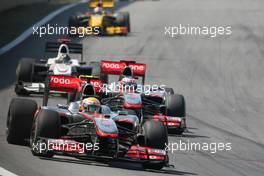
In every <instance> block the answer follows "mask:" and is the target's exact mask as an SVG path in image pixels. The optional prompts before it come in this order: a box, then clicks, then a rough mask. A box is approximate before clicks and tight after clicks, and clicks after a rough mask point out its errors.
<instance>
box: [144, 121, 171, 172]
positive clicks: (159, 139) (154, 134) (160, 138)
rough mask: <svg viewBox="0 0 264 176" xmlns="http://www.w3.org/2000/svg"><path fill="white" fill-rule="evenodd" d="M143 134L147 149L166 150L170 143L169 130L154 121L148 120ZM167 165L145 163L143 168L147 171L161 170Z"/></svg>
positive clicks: (162, 163)
mask: <svg viewBox="0 0 264 176" xmlns="http://www.w3.org/2000/svg"><path fill="white" fill-rule="evenodd" d="M143 133H144V136H145V145H146V146H147V147H151V148H155V149H162V150H164V149H165V148H166V144H167V143H168V132H167V128H166V127H165V126H164V125H163V124H162V123H161V122H156V121H153V120H148V121H146V122H145V123H144V124H143ZM164 165H165V163H164V162H161V163H145V164H143V167H144V168H145V169H155V170H160V169H162V167H163V166H164Z"/></svg>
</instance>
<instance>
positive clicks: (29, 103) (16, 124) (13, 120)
mask: <svg viewBox="0 0 264 176" xmlns="http://www.w3.org/2000/svg"><path fill="white" fill-rule="evenodd" d="M37 108H38V106H37V103H36V102H35V101H33V100H28V99H21V98H14V99H12V101H11V103H10V106H9V110H8V116H7V142H8V143H10V144H20V145H23V144H26V143H25V139H29V137H30V131H31V128H32V122H33V118H34V114H35V112H36V110H37Z"/></svg>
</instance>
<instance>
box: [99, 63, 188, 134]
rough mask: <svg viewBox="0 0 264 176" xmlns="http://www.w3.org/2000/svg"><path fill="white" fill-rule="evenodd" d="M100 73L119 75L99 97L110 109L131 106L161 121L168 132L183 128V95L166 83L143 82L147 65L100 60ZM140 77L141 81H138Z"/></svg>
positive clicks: (141, 113)
mask: <svg viewBox="0 0 264 176" xmlns="http://www.w3.org/2000/svg"><path fill="white" fill-rule="evenodd" d="M101 71H102V73H104V74H106V75H108V74H112V75H119V81H118V82H113V83H111V84H110V85H109V86H108V87H107V89H106V90H104V91H105V94H107V95H105V96H104V97H106V98H104V99H102V100H101V101H102V102H103V103H104V104H106V105H108V106H109V107H110V108H111V109H112V110H115V111H117V110H124V109H132V110H134V113H135V114H137V115H138V116H139V117H142V118H143V119H153V120H156V121H160V122H162V123H163V124H164V125H165V126H167V127H168V130H169V132H170V133H175V134H182V133H183V132H184V131H185V129H186V113H185V99H184V97H183V95H180V94H174V90H173V89H172V88H169V87H165V86H164V87H158V86H150V85H148V86H147V85H145V72H146V65H145V64H139V63H136V62H135V61H124V60H121V61H119V62H115V61H105V60H103V61H101ZM139 77H142V82H141V84H138V83H137V80H138V79H139Z"/></svg>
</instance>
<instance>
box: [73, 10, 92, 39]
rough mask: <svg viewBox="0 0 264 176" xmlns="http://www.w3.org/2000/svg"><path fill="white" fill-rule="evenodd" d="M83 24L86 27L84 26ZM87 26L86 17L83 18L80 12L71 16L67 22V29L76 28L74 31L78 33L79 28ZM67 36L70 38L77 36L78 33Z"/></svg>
mask: <svg viewBox="0 0 264 176" xmlns="http://www.w3.org/2000/svg"><path fill="white" fill-rule="evenodd" d="M86 18H87V19H86ZM85 19H86V20H85ZM84 22H85V24H86V25H85V24H84ZM87 24H88V17H83V14H82V13H80V12H79V13H75V14H73V15H71V16H70V18H69V20H68V27H69V29H72V28H76V31H78V28H79V27H85V26H87ZM69 35H70V36H72V37H74V36H78V32H77V33H76V34H71V33H70V34H69Z"/></svg>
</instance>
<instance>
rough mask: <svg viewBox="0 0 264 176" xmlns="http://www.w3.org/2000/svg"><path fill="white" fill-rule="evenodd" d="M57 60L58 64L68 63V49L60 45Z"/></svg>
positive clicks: (69, 59)
mask: <svg viewBox="0 0 264 176" xmlns="http://www.w3.org/2000/svg"><path fill="white" fill-rule="evenodd" d="M57 58H58V59H57V62H58V63H70V61H71V58H70V56H69V48H68V46H67V45H65V44H62V45H61V46H60V48H59V52H58V56H57Z"/></svg>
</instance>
